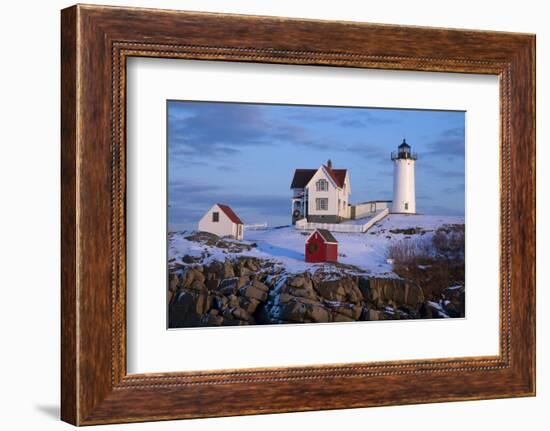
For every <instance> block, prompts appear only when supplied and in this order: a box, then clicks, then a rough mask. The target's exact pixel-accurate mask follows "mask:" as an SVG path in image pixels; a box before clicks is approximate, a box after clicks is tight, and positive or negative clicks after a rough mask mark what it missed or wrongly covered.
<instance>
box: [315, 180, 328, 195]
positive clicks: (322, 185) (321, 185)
mask: <svg viewBox="0 0 550 431" xmlns="http://www.w3.org/2000/svg"><path fill="white" fill-rule="evenodd" d="M316 186H317V191H318V192H326V191H328V181H327V180H323V179H322V180H319V181H317V183H316Z"/></svg>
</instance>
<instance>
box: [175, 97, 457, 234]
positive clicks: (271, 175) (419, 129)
mask: <svg viewBox="0 0 550 431" xmlns="http://www.w3.org/2000/svg"><path fill="white" fill-rule="evenodd" d="M167 116H168V118H167V127H168V133H167V138H168V225H169V226H168V227H169V230H171V231H172V230H184V229H185V230H193V229H197V223H198V221H199V220H200V218H201V217H202V216H203V215H204V213H205V212H206V211H207V210H208V209H209V208H210V207H211V206H212V205H213V204H214V203H224V204H227V205H230V206H231V207H232V208H233V210H234V211H235V212H236V213H237V214H238V215H239V217H240V218H241V219H242V220H243V222H244V223H245V224H253V223H266V222H267V223H268V225H269V226H280V225H287V224H289V223H290V222H291V211H290V207H291V195H292V192H291V190H290V183H291V181H292V176H293V174H294V170H295V169H297V168H312V169H314V168H315V169H316V168H318V167H319V166H320V165H321V164H323V163H326V162H327V160H328V159H331V160H332V166H333V168H335V169H348V174H349V177H350V185H351V192H352V194H351V196H350V203H352V204H353V203H359V202H364V201H368V200H391V199H392V189H393V165H392V163H393V162H392V161H391V159H390V153H391V151H395V150H397V146H398V145H399V144H400V143H401V142H402V141H403V139H404V138H405V139H406V141H407V143H408V144H409V145H410V146H411V147H412V151H414V152H417V153H418V160H417V162H416V167H415V173H416V178H415V179H416V209H417V212H418V213H423V214H430V215H462V216H463V215H464V184H465V177H464V165H465V160H464V159H465V157H464V156H465V154H464V141H465V134H464V133H465V131H464V126H465V113H464V112H463V111H428V110H405V109H379V108H349V107H327V106H303V105H269V104H245V103H226V102H197V101H171V100H170V101H168V102H167Z"/></svg>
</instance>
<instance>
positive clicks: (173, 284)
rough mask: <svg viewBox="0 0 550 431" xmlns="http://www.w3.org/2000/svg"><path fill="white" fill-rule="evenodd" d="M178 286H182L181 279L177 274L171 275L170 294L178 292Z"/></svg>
mask: <svg viewBox="0 0 550 431" xmlns="http://www.w3.org/2000/svg"><path fill="white" fill-rule="evenodd" d="M178 284H180V279H179V277H178V276H177V274H171V275H170V283H169V284H168V286H169V287H168V290H170V292H175V291H176V290H178Z"/></svg>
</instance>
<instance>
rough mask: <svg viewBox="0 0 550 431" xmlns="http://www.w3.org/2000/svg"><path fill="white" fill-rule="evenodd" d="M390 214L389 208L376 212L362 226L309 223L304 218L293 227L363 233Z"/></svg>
mask: <svg viewBox="0 0 550 431" xmlns="http://www.w3.org/2000/svg"><path fill="white" fill-rule="evenodd" d="M389 213H390V210H389V208H384V209H382V210H379V211H377V212H376V213H375V214H374V216H372V217H371V218H369V220H368V221H367V222H366V223H363V224H345V223H309V222H308V221H307V220H306V219H305V218H303V219H300V220H298V221H296V224H295V227H296V229H299V230H315V229H326V230H329V231H331V232H342V233H363V232H366V231H367V230H369V229H370V228H371V227H372V226H373V225H374V224H375V223H377V222H379V221H380V220H382V219H383V218H384V217H386V216H387V215H388V214H389Z"/></svg>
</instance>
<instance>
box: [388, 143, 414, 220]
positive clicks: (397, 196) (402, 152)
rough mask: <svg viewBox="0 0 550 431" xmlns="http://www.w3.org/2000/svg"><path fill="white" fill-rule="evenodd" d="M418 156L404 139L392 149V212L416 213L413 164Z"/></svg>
mask: <svg viewBox="0 0 550 431" xmlns="http://www.w3.org/2000/svg"><path fill="white" fill-rule="evenodd" d="M417 158H418V156H417V154H416V153H413V152H412V151H411V147H410V145H409V144H407V142H405V139H403V143H402V144H401V145H399V147H397V152H395V151H392V153H391V159H392V161H393V201H392V208H391V212H392V213H405V214H415V213H416V194H415V186H414V164H415V162H416V159H417Z"/></svg>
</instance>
